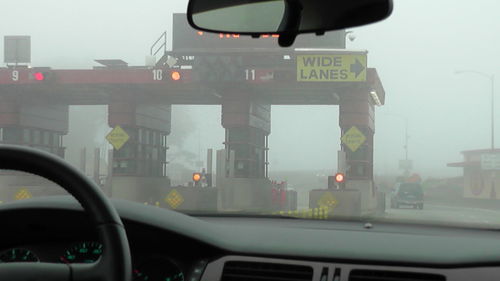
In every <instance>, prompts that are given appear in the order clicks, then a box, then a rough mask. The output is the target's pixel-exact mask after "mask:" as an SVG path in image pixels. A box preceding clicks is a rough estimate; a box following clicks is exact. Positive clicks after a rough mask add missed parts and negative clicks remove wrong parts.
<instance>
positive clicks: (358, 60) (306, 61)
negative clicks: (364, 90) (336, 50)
mask: <svg viewBox="0 0 500 281" xmlns="http://www.w3.org/2000/svg"><path fill="white" fill-rule="evenodd" d="M297 81H299V82H363V81H366V54H325V55H298V56H297Z"/></svg>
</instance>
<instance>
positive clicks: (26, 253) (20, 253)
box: [0, 248, 38, 262]
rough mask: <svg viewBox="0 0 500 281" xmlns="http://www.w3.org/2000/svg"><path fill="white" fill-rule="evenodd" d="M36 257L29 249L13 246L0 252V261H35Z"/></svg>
mask: <svg viewBox="0 0 500 281" xmlns="http://www.w3.org/2000/svg"><path fill="white" fill-rule="evenodd" d="M37 261H38V257H37V256H36V255H35V254H34V253H33V252H32V251H30V250H28V249H23V248H13V249H10V250H7V251H5V252H2V253H0V262H37Z"/></svg>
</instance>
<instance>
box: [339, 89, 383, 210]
mask: <svg viewBox="0 0 500 281" xmlns="http://www.w3.org/2000/svg"><path fill="white" fill-rule="evenodd" d="M339 124H340V128H341V132H342V137H341V138H342V142H341V147H342V151H345V153H346V159H345V161H346V189H356V190H359V191H360V192H361V213H369V212H372V211H374V209H375V208H376V190H375V187H374V184H373V135H374V133H375V111H374V105H373V102H372V99H371V97H370V93H369V89H367V88H365V87H359V88H354V89H351V90H350V91H349V93H346V94H344V95H343V96H342V98H341V101H340V111H339ZM350 130H351V131H350ZM353 132H357V134H353V135H351V136H352V139H353V142H352V143H355V142H356V140H355V139H358V140H359V138H363V139H364V141H363V142H362V144H361V145H359V146H358V147H356V146H352V145H351V146H350V145H349V144H348V141H347V142H346V137H345V135H346V134H347V135H348V136H349V134H352V133H353ZM361 135H362V136H361Z"/></svg>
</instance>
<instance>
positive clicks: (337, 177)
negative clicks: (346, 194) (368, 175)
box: [335, 173, 345, 183]
mask: <svg viewBox="0 0 500 281" xmlns="http://www.w3.org/2000/svg"><path fill="white" fill-rule="evenodd" d="M344 180H345V176H344V174H342V173H336V174H335V182H336V183H343V182H344Z"/></svg>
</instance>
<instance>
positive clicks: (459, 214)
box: [385, 203, 500, 228]
mask: <svg viewBox="0 0 500 281" xmlns="http://www.w3.org/2000/svg"><path fill="white" fill-rule="evenodd" d="M385 218H389V219H396V220H402V221H408V222H420V221H424V222H425V221H427V222H438V223H450V224H474V225H479V226H483V227H488V228H489V227H494V228H500V210H488V209H479V208H469V207H455V206H446V205H440V204H436V203H426V204H425V206H424V209H423V210H418V209H412V208H410V207H406V208H405V207H402V208H401V209H390V208H389V206H388V208H387V210H386V214H385Z"/></svg>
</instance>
